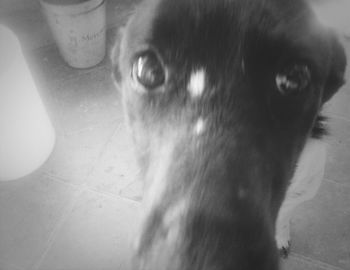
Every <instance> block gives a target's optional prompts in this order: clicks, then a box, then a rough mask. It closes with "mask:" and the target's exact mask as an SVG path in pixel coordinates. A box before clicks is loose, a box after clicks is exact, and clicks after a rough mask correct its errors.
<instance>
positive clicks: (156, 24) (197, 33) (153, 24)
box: [128, 0, 321, 57]
mask: <svg viewBox="0 0 350 270" xmlns="http://www.w3.org/2000/svg"><path fill="white" fill-rule="evenodd" d="M313 22H314V17H313V14H312V12H311V10H310V9H309V8H308V6H307V5H305V4H304V1H299V0H295V1H288V0H210V1H201V0H191V1H188V0H177V1H173V0H148V1H145V2H144V3H143V4H142V5H141V6H140V8H139V9H138V10H137V12H136V14H135V16H134V17H133V19H132V21H131V23H130V24H129V36H128V43H129V44H128V45H129V48H131V49H132V48H134V47H135V48H136V50H137V49H138V48H137V47H138V46H140V44H145V43H146V44H148V45H152V46H154V47H156V48H157V49H159V50H164V51H166V50H169V51H170V50H171V51H172V52H175V53H179V52H180V51H181V50H187V55H186V57H188V55H189V54H191V53H192V52H191V51H188V50H190V49H191V48H194V49H195V50H196V51H200V50H202V51H203V54H205V52H208V50H210V53H212V51H215V52H221V53H222V55H223V56H225V57H226V55H227V53H229V52H232V51H234V48H233V47H234V46H235V45H237V46H239V44H240V43H241V42H242V41H243V40H244V39H245V40H246V37H247V36H249V34H251V35H254V36H255V37H259V35H260V36H266V35H270V36H273V35H274V36H277V37H278V36H281V35H282V36H283V38H285V39H288V40H289V41H290V42H291V43H292V42H294V43H297V42H299V43H303V45H305V47H307V46H308V44H312V45H310V46H313V45H314V44H315V43H317V41H316V42H315V39H316V40H317V39H319V38H320V36H319V34H320V32H321V31H319V30H320V29H318V27H317V25H316V24H314V23H313ZM164 53H166V52H164ZM192 55H193V53H192ZM201 57H203V56H202V55H201Z"/></svg>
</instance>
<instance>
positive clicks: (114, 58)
mask: <svg viewBox="0 0 350 270" xmlns="http://www.w3.org/2000/svg"><path fill="white" fill-rule="evenodd" d="M123 33H124V28H120V29H119V30H118V32H117V35H116V39H115V42H114V46H113V49H112V51H111V62H112V78H113V81H114V83H115V84H116V85H117V86H118V85H119V84H120V81H121V71H120V68H119V56H120V46H121V45H120V44H121V41H122V37H123Z"/></svg>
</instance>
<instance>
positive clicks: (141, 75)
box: [132, 52, 165, 89]
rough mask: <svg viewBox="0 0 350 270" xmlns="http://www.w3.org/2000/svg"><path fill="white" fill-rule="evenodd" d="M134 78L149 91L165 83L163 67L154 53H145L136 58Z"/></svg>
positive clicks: (133, 67)
mask: <svg viewBox="0 0 350 270" xmlns="http://www.w3.org/2000/svg"><path fill="white" fill-rule="evenodd" d="M132 76H133V78H134V79H136V80H137V81H138V82H139V83H140V84H142V85H143V86H144V87H145V88H147V89H154V88H156V87H158V86H160V85H162V84H163V83H164V81H165V74H164V69H163V66H162V64H161V63H160V62H159V60H158V58H157V56H156V55H155V53H153V52H145V53H143V54H142V55H140V56H138V57H137V58H136V60H135V61H134V63H133V66H132Z"/></svg>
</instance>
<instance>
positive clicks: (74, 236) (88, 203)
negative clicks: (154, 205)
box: [39, 191, 138, 270]
mask: <svg viewBox="0 0 350 270" xmlns="http://www.w3.org/2000/svg"><path fill="white" fill-rule="evenodd" d="M137 209H138V206H137V205H136V204H135V203H131V202H130V201H125V200H122V199H118V198H113V197H106V196H101V195H100V194H97V193H95V192H89V191H86V192H84V193H83V194H82V195H81V197H80V198H79V200H78V202H77V204H76V206H75V207H74V209H73V210H72V212H71V214H70V215H69V216H68V218H67V219H66V221H65V222H64V224H63V225H62V228H61V230H60V231H59V232H58V234H57V237H56V240H55V242H54V244H53V246H52V248H51V249H50V250H49V252H48V253H47V256H46V257H45V259H44V260H43V262H42V264H41V266H40V267H39V269H41V270H47V269H50V270H56V269H57V270H58V269H65V270H73V269H74V270H80V269H81V270H90V269H91V270H96V269H103V270H109V269H111V270H112V269H113V270H115V269H120V270H126V269H127V265H128V261H129V258H130V254H131V242H132V241H131V239H132V238H133V235H134V230H135V228H136V227H137V226H138V216H137V215H136V213H137Z"/></svg>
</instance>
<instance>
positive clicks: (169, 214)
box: [114, 0, 345, 270]
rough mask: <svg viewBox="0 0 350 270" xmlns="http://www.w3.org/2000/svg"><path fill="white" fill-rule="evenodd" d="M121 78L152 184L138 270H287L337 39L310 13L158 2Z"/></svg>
mask: <svg viewBox="0 0 350 270" xmlns="http://www.w3.org/2000/svg"><path fill="white" fill-rule="evenodd" d="M114 63H115V65H114V75H115V78H116V81H117V83H118V85H119V86H120V88H121V90H122V94H123V101H124V106H125V111H126V115H127V119H128V123H129V126H130V128H131V131H132V136H133V139H134V142H135V146H136V151H137V153H138V158H139V162H140V165H141V167H142V171H143V176H144V178H145V182H146V191H145V212H146V217H145V222H144V225H143V231H142V233H141V237H140V240H139V245H138V259H139V266H140V268H141V269H146V270H156V269H164V270H165V269H167V270H169V269H174V270H180V269H181V270H190V269H191V270H196V269H197V270H199V269H200V270H205V269H206V270H208V269H210V270H212V269H213V270H214V269H215V270H216V269H217V270H226V269H235V270H238V269H245V270H247V269H269V270H271V269H277V268H278V255H277V252H276V247H275V242H274V231H275V228H274V227H275V220H276V215H277V212H278V209H279V207H280V205H281V202H282V200H283V197H284V194H285V190H286V188H287V185H288V181H289V180H290V179H291V177H292V176H293V173H294V169H295V165H296V162H297V160H298V157H299V155H300V152H301V150H302V148H303V146H304V144H305V142H306V140H307V139H308V138H309V137H311V136H314V137H317V136H320V134H319V132H320V129H319V125H318V124H317V119H318V115H319V113H320V110H321V108H322V105H323V104H324V103H325V102H326V101H327V100H329V99H330V98H331V96H332V95H333V94H334V93H335V92H336V91H337V90H338V88H339V87H340V86H341V85H342V83H343V74H344V69H345V56H344V51H343V49H342V47H341V45H340V44H339V43H338V41H337V39H336V37H335V35H334V34H333V33H332V32H331V31H330V30H329V29H326V28H325V27H323V26H321V25H320V24H319V23H318V22H317V20H316V19H315V16H314V14H313V13H312V12H311V11H310V9H309V8H308V7H307V6H306V5H305V4H304V2H302V1H299V0H293V1H290V0H260V1H257V0H191V1H189V0H176V1H175V0H149V1H145V2H144V3H143V4H141V5H140V7H139V8H138V9H137V10H136V11H135V14H134V15H133V16H132V18H131V19H130V20H129V22H128V24H127V26H126V27H125V28H124V29H123V30H122V38H121V39H120V41H119V42H118V44H117V45H116V48H115V54H114Z"/></svg>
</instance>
